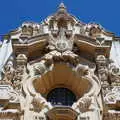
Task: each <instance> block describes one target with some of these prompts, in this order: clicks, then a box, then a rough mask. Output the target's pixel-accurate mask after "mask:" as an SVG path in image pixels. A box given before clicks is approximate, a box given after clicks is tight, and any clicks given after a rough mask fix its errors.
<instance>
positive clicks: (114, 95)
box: [104, 86, 120, 104]
mask: <svg viewBox="0 0 120 120" xmlns="http://www.w3.org/2000/svg"><path fill="white" fill-rule="evenodd" d="M104 101H105V103H106V104H108V103H109V104H112V103H113V104H115V103H116V102H117V101H120V87H119V86H115V87H113V89H112V90H111V91H109V92H108V93H107V94H106V96H105V97H104Z"/></svg>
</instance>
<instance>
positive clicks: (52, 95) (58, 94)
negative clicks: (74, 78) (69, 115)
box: [47, 88, 76, 106]
mask: <svg viewBox="0 0 120 120" xmlns="http://www.w3.org/2000/svg"><path fill="white" fill-rule="evenodd" d="M47 101H48V102H51V104H52V105H64V106H71V105H72V104H73V103H74V102H75V101H76V96H75V94H74V93H73V92H72V91H71V90H69V89H67V88H55V89H53V90H51V91H50V92H49V93H48V95H47Z"/></svg>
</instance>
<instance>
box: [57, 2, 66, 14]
mask: <svg viewBox="0 0 120 120" xmlns="http://www.w3.org/2000/svg"><path fill="white" fill-rule="evenodd" d="M58 8H59V10H58V11H59V12H66V7H65V5H64V3H63V2H61V3H60V5H59V7H58Z"/></svg>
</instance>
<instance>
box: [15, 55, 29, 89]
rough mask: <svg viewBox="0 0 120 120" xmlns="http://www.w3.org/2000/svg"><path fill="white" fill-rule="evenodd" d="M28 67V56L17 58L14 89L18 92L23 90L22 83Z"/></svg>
mask: <svg viewBox="0 0 120 120" xmlns="http://www.w3.org/2000/svg"><path fill="white" fill-rule="evenodd" d="M26 66H27V57H26V55H24V54H19V55H18V56H17V58H16V70H15V77H14V81H13V84H14V88H15V89H16V90H18V91H19V90H20V89H21V81H22V79H23V76H24V74H25V73H26Z"/></svg>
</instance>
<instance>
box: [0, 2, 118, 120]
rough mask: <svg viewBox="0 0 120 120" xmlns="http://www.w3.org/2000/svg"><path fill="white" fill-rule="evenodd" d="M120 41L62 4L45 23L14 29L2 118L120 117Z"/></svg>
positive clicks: (0, 96) (0, 101)
mask: <svg viewBox="0 0 120 120" xmlns="http://www.w3.org/2000/svg"><path fill="white" fill-rule="evenodd" d="M6 39H7V40H6ZM119 40H120V39H119V37H116V36H115V35H114V33H111V32H108V31H106V30H105V29H104V28H103V27H102V26H101V25H99V24H96V23H89V24H85V23H83V22H81V21H79V20H78V19H77V18H76V17H74V16H72V15H71V14H69V13H68V11H67V9H66V7H65V6H64V4H63V3H61V4H60V5H59V8H58V10H57V12H56V13H55V14H53V15H51V16H49V17H48V18H47V19H45V20H44V21H43V22H42V23H41V24H39V23H34V22H25V23H23V24H22V25H21V26H20V27H19V28H17V29H16V30H14V31H11V32H10V33H9V35H8V36H7V37H5V40H4V41H6V44H7V43H10V44H11V45H12V46H11V47H12V49H13V51H11V53H12V54H9V55H8V56H9V57H8V59H7V60H6V59H4V60H3V61H6V63H5V64H4V65H3V67H1V80H0V120H120V71H119V63H120V62H119V60H120V59H119V52H118V56H115V54H116V53H117V50H118V48H119V47H117V48H116V46H114V45H115V44H116V45H119ZM2 46H3V48H1V51H2V49H4V42H3V45H2ZM4 51H5V50H4ZM9 52H10V49H8V50H7V52H6V54H5V53H4V55H5V57H6V56H7V53H9ZM3 58H4V57H3Z"/></svg>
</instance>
